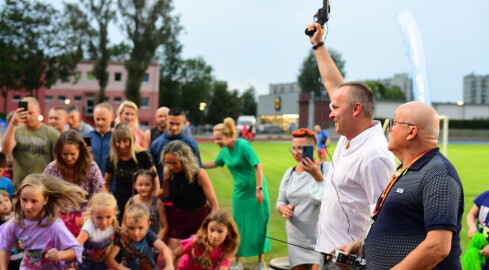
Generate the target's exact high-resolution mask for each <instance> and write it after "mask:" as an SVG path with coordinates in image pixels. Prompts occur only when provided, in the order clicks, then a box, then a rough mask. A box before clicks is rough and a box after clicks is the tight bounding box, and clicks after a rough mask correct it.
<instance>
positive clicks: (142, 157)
mask: <svg viewBox="0 0 489 270" xmlns="http://www.w3.org/2000/svg"><path fill="white" fill-rule="evenodd" d="M110 145H111V146H110V152H109V156H108V157H107V161H106V164H105V182H106V188H107V190H110V185H111V183H112V178H113V177H114V180H115V181H116V184H115V190H114V192H113V194H114V196H115V198H116V199H117V206H118V207H119V209H124V207H125V205H126V203H127V201H128V200H129V198H131V197H132V195H133V193H134V189H133V181H132V176H133V174H134V173H135V172H136V171H137V170H139V169H150V170H153V171H155V172H156V169H155V166H154V164H153V161H152V160H151V157H150V156H149V153H148V152H146V151H145V150H144V149H143V148H141V147H139V146H137V145H136V144H135V142H134V132H133V131H132V128H131V126H130V125H129V124H128V123H125V122H122V123H119V124H117V125H116V126H115V127H114V130H113V131H112V138H111V140H110ZM159 190H160V181H159V179H158V177H156V178H155V194H157V192H158V191H159ZM117 220H118V221H119V223H121V221H122V213H119V214H118V215H117Z"/></svg>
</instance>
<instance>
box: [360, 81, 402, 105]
mask: <svg viewBox="0 0 489 270" xmlns="http://www.w3.org/2000/svg"><path fill="white" fill-rule="evenodd" d="M365 83H366V84H367V85H368V86H369V87H370V89H372V92H373V93H374V97H375V99H376V100H398V101H406V95H405V94H404V92H403V91H402V90H401V87H399V86H398V85H393V86H392V87H391V88H387V87H385V85H384V84H383V83H381V82H377V81H365Z"/></svg>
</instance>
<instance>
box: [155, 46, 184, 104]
mask: <svg viewBox="0 0 489 270" xmlns="http://www.w3.org/2000/svg"><path fill="white" fill-rule="evenodd" d="M182 48H183V46H182V44H180V42H178V40H177V39H176V37H174V38H172V39H170V40H169V41H168V42H166V43H165V44H164V45H163V50H162V52H161V53H160V55H159V58H160V61H161V62H160V94H159V102H158V103H159V105H160V106H167V107H171V106H172V105H175V104H180V102H181V94H180V89H179V87H180V80H181V67H182V65H183V62H184V61H183V59H182V57H181V53H182Z"/></svg>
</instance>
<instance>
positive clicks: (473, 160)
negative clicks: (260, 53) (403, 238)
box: [199, 141, 489, 267]
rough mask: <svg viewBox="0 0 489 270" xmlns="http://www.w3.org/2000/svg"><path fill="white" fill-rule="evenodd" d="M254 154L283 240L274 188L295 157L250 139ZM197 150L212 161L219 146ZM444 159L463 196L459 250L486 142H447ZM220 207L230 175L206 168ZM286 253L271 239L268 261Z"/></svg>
mask: <svg viewBox="0 0 489 270" xmlns="http://www.w3.org/2000/svg"><path fill="white" fill-rule="evenodd" d="M251 144H252V146H253V148H254V149H255V151H256V153H257V154H258V157H259V158H260V160H261V162H262V163H263V168H264V174H265V177H266V178H267V183H268V189H269V195H270V209H271V218H270V226H269V233H270V236H272V237H275V238H278V239H283V240H286V239H287V236H286V234H285V226H284V223H285V220H284V219H283V218H282V217H281V216H280V215H279V214H278V212H277V211H276V210H275V202H276V200H277V194H278V188H279V185H280V181H281V179H282V176H283V174H284V172H285V171H286V169H287V168H288V167H291V166H295V165H296V163H295V160H294V159H293V158H292V156H291V154H290V153H289V152H288V150H287V149H288V148H289V146H290V142H289V141H270V142H252V143H251ZM335 146H336V144H332V145H331V146H330V148H329V151H330V152H331V153H332V152H333V151H334V147H335ZM199 149H200V153H201V157H202V161H203V162H207V161H211V160H214V159H215V157H216V156H217V154H218V152H219V147H218V146H217V145H216V144H214V143H199ZM447 156H448V159H449V160H450V161H451V162H452V163H453V165H454V166H455V168H456V169H457V170H458V173H459V175H460V178H461V179H462V184H463V187H464V195H465V211H464V218H463V228H462V232H461V238H462V242H461V245H462V249H463V250H464V251H465V248H466V247H467V246H468V242H469V240H468V238H467V226H466V225H465V216H466V214H467V211H469V210H470V208H471V207H472V205H473V200H474V198H475V197H476V196H477V195H479V194H480V193H482V192H483V191H485V190H487V189H489V184H487V183H488V180H489V145H488V144H486V145H484V144H451V145H449V146H448V155H447ZM207 173H208V174H209V176H210V178H211V180H212V183H213V185H214V189H215V191H216V195H217V197H218V200H219V205H220V207H221V208H223V209H226V210H228V211H230V212H231V211H232V199H231V197H232V189H233V178H232V176H231V174H230V173H229V171H228V170H227V168H225V167H224V168H217V169H212V170H207ZM284 256H287V246H286V245H285V244H282V243H279V242H276V241H273V240H272V250H271V251H270V252H268V253H267V254H266V260H267V261H269V260H270V259H272V258H275V257H284ZM244 262H245V267H254V265H255V262H256V258H245V260H244Z"/></svg>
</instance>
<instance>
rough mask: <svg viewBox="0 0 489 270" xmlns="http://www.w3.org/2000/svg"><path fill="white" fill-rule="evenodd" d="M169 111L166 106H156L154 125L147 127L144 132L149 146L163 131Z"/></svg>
mask: <svg viewBox="0 0 489 270" xmlns="http://www.w3.org/2000/svg"><path fill="white" fill-rule="evenodd" d="M169 111H170V109H168V108H167V107H160V108H158V110H156V113H155V121H156V127H153V128H151V129H148V130H146V131H145V132H144V137H145V138H146V141H147V142H149V145H150V146H151V143H152V142H153V141H154V140H156V139H157V138H158V137H160V136H161V135H162V134H163V133H165V130H166V121H167V119H168V112H169Z"/></svg>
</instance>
